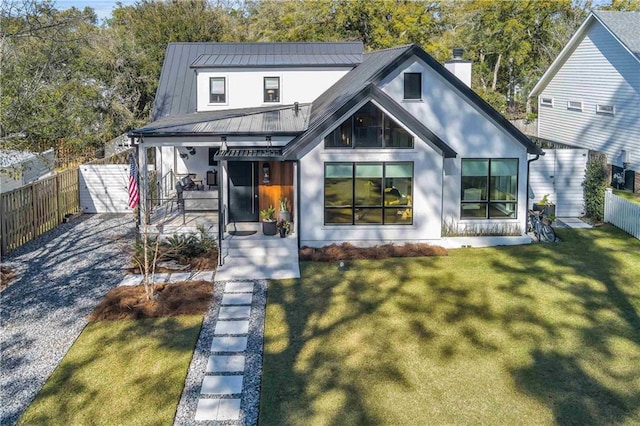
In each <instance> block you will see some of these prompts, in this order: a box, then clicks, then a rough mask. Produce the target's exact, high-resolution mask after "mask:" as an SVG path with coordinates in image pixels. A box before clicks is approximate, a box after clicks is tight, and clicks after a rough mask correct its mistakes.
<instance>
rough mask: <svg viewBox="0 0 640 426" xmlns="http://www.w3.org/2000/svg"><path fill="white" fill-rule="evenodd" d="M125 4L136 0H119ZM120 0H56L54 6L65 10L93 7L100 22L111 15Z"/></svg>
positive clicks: (127, 4) (130, 3)
mask: <svg viewBox="0 0 640 426" xmlns="http://www.w3.org/2000/svg"><path fill="white" fill-rule="evenodd" d="M119 1H120V3H122V5H123V6H129V5H132V4H134V3H135V0H119ZM116 3H118V0H55V1H54V6H55V8H56V9H58V10H65V9H70V8H72V7H75V8H76V9H80V10H82V9H84V8H85V7H87V6H89V7H91V8H92V9H93V10H94V11H95V12H96V15H98V22H102V20H104V19H106V18H110V17H111V12H112V11H113V9H114V8H115V7H116Z"/></svg>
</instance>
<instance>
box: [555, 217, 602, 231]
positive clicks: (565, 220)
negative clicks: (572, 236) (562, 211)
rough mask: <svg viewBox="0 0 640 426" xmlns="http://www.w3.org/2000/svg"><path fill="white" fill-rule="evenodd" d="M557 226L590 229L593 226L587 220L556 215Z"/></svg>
mask: <svg viewBox="0 0 640 426" xmlns="http://www.w3.org/2000/svg"><path fill="white" fill-rule="evenodd" d="M556 222H557V224H556V225H555V226H557V227H558V228H573V229H590V228H593V226H591V225H590V224H588V223H587V222H583V221H582V220H581V219H580V218H577V217H558V218H556Z"/></svg>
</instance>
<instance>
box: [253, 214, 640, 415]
mask: <svg viewBox="0 0 640 426" xmlns="http://www.w3.org/2000/svg"><path fill="white" fill-rule="evenodd" d="M558 235H559V237H560V238H561V239H562V240H563V242H561V243H557V244H536V245H529V246H517V247H499V248H477V249H473V248H471V249H460V250H452V251H450V255H449V256H448V257H439V258H415V259H391V260H386V261H358V262H352V263H349V265H348V266H349V270H348V271H347V272H344V273H343V272H339V271H338V268H337V266H336V265H335V264H320V263H305V264H303V265H302V278H301V279H300V280H288V281H272V282H270V284H269V292H268V304H267V318H266V330H265V356H264V370H263V383H262V394H261V406H260V423H261V424H264V425H300V424H304V425H343V424H371V425H374V424H393V425H397V424H469V423H471V424H553V423H557V424H639V423H640V317H639V312H640V241H638V240H635V239H633V238H632V237H630V236H628V235H627V234H625V233H624V232H622V231H619V230H617V229H615V228H613V227H611V226H602V227H600V228H596V229H593V230H562V229H560V230H558Z"/></svg>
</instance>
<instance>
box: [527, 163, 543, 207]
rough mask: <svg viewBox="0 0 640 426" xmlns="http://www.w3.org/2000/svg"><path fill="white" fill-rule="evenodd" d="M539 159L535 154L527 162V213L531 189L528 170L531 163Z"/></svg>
mask: <svg viewBox="0 0 640 426" xmlns="http://www.w3.org/2000/svg"><path fill="white" fill-rule="evenodd" d="M539 158H540V154H536V156H535V157H534V158H531V159H529V160H527V211H529V194H530V188H531V184H530V183H529V180H530V178H531V174H530V172H529V170H530V168H531V163H533V162H534V161H537V160H538V159H539Z"/></svg>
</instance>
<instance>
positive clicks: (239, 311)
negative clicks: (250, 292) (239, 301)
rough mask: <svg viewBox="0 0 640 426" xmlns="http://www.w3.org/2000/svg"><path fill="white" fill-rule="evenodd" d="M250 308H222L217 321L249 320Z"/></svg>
mask: <svg viewBox="0 0 640 426" xmlns="http://www.w3.org/2000/svg"><path fill="white" fill-rule="evenodd" d="M250 314H251V306H222V307H220V312H218V319H232V318H249V315H250Z"/></svg>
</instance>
